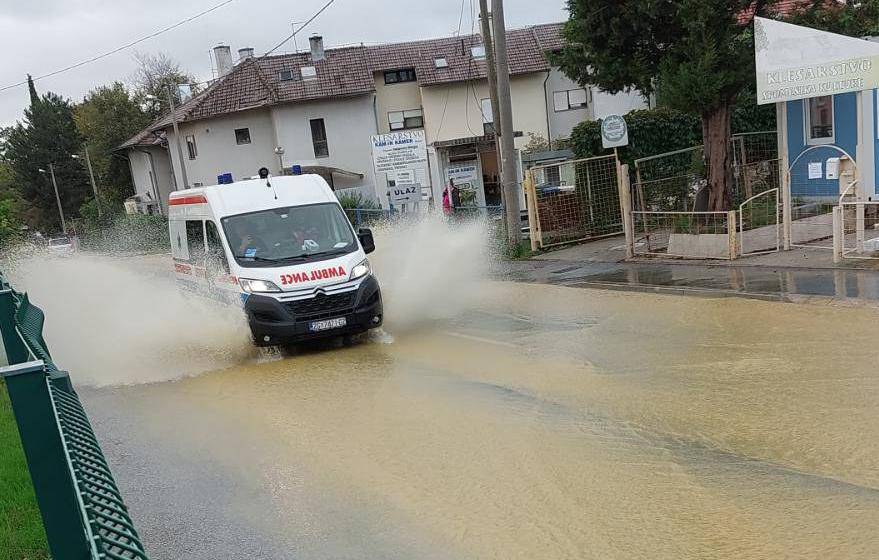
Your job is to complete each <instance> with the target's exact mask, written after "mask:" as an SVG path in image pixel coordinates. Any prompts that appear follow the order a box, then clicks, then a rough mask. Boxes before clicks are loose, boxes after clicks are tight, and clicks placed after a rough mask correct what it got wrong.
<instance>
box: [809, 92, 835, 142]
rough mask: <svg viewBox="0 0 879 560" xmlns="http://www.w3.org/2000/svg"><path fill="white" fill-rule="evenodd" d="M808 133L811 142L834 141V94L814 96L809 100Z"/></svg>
mask: <svg viewBox="0 0 879 560" xmlns="http://www.w3.org/2000/svg"><path fill="white" fill-rule="evenodd" d="M807 103H808V108H807V110H806V135H807V138H808V142H809V144H830V143H832V142H833V140H834V137H833V96H832V95H825V96H823V97H812V98H810V99H808V100H807Z"/></svg>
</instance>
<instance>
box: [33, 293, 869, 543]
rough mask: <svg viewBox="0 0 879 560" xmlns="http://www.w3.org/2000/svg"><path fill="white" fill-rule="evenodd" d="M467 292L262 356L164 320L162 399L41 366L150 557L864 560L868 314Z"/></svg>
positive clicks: (144, 389) (149, 361) (190, 325)
mask: <svg viewBox="0 0 879 560" xmlns="http://www.w3.org/2000/svg"><path fill="white" fill-rule="evenodd" d="M468 289H471V288H468ZM472 289H473V290H475V291H474V292H473V293H471V294H469V295H470V296H473V295H477V296H478V297H475V298H474V299H473V300H468V303H467V305H466V306H454V305H450V308H451V309H452V311H453V312H451V313H447V314H445V316H442V317H434V318H431V319H430V320H429V321H421V322H416V323H415V324H401V325H399V326H397V327H395V326H394V325H389V326H388V328H387V329H386V332H385V333H383V334H380V335H377V336H373V337H371V338H370V339H369V340H368V341H367V342H365V343H362V344H360V345H357V346H353V347H347V348H316V349H311V350H309V351H303V352H300V353H297V354H295V355H291V356H287V357H285V358H283V359H279V360H260V359H258V358H257V357H256V356H254V355H253V354H252V353H251V352H249V351H244V350H240V351H239V350H233V351H230V352H229V353H228V354H224V355H219V354H218V355H216V356H214V354H217V353H216V352H212V351H211V350H210V349H206V348H202V347H200V346H198V344H197V343H196V342H195V341H196V340H198V337H197V336H193V335H194V334H197V333H198V329H199V327H200V322H199V320H196V319H192V318H183V319H181V323H180V324H179V325H178V326H175V327H173V329H179V332H178V333H177V334H178V336H172V335H173V334H174V333H173V332H172V333H171V335H168V336H167V337H165V338H162V337H159V338H158V339H156V337H153V338H152V339H150V340H151V343H150V344H149V345H147V346H148V348H145V349H143V350H142V352H143V354H142V355H141V354H137V353H135V357H136V360H135V361H133V362H132V363H131V364H130V369H133V370H135V371H141V370H144V371H146V370H149V369H150V368H151V367H156V368H161V367H162V364H165V363H169V362H170V361H175V360H180V359H185V358H181V356H184V357H185V356H187V355H195V356H200V357H201V358H202V360H201V361H197V362H196V363H197V364H198V370H199V371H198V374H199V375H195V376H192V377H182V378H180V376H179V375H175V376H174V377H175V379H173V380H170V381H162V380H161V376H157V377H155V378H153V379H151V381H155V382H153V383H147V384H130V383H133V382H134V381H133V380H132V378H131V377H126V376H125V375H123V376H122V383H121V384H120V383H111V382H106V381H107V378H105V377H102V375H104V373H107V372H109V371H110V370H109V369H108V370H107V372H104V373H102V372H101V371H100V370H101V368H111V367H113V368H123V367H124V366H125V362H124V360H123V359H122V358H121V357H118V358H114V359H113V360H112V361H110V362H106V363H104V362H100V361H97V362H95V364H96V365H94V367H92V368H91V369H89V368H88V363H87V362H82V363H80V362H79V361H77V360H78V355H77V354H76V352H75V349H73V348H66V349H65V347H64V344H63V343H61V342H59V345H60V346H61V348H60V349H59V351H58V352H59V353H60V354H64V353H65V352H67V354H68V355H69V356H70V359H71V360H73V361H77V363H76V364H75V366H73V365H71V366H67V367H68V368H69V369H72V370H74V367H76V368H80V369H82V370H83V371H82V372H81V377H82V378H83V379H89V381H90V382H89V383H88V384H89V385H92V386H91V387H88V386H82V387H80V394H81V395H82V397H83V400H84V402H85V404H86V407H87V409H88V411H89V414H90V415H91V417H92V420H93V422H94V424H95V428H96V431H97V432H98V435H99V437H100V438H101V441H102V445H103V447H104V450H105V452H106V453H107V455H108V456H109V458H110V461H111V465H112V466H113V468H114V472H115V474H116V477H117V480H118V482H119V485H120V487H121V488H122V491H123V493H124V495H125V497H126V501H127V502H128V505H129V507H130V509H131V511H132V516H133V518H134V520H135V522H136V523H137V525H138V527H139V529H140V531H141V535H142V537H143V540H144V542H145V544H146V546H147V548H148V551H149V552H150V553H151V555H152V557H153V558H155V559H168V560H170V559H177V558H236V559H237V558H267V559H281V558H284V559H286V558H304V559H312V558H313V559H318V558H321V559H323V558H334V559H339V558H351V559H355V558H357V559H367V558H369V559H374V558H394V559H434V558H437V559H438V558H443V559H471V558H498V559H528V560H531V559H538V558H540V559H543V558H546V559H568V558H570V559H575V558H576V559H580V558H583V559H588V558H595V559H632V558H644V559H675V560H679V559H690V558H692V559H736V560H741V559H770V558H771V559H783V558H791V559H794V558H795V559H811V558H814V559H826V558H845V559H856V558H864V559H866V558H876V557H877V556H879V530H877V526H879V371H877V367H876V359H877V355H879V354H877V350H876V344H877V343H876V335H875V333H874V332H873V329H874V327H875V325H876V321H877V318H879V311H877V310H874V309H857V308H840V307H833V306H818V305H814V304H812V305H795V304H784V303H768V302H759V301H749V300H739V299H724V300H711V299H698V298H685V297H679V296H658V295H646V294H634V293H617V292H604V291H593V290H584V289H573V288H563V287H552V286H542V285H531V284H517V283H505V282H479V283H478V285H474V286H473V287H472ZM37 291H39V290H38V289H37ZM428 297H432V298H435V301H438V302H440V303H441V302H442V301H443V300H444V298H454V297H456V292H455V289H453V288H450V289H449V290H448V291H440V292H439V293H436V294H430V295H429V296H428ZM461 297H464V296H463V295H462V296H461ZM49 315H50V318H51V316H52V315H51V310H49ZM130 320H131V321H138V320H139V319H138V318H136V317H133V318H131V319H130ZM144 320H145V319H144ZM145 321H147V320H145ZM147 327H149V328H154V327H152V326H150V323H149V322H148V321H147ZM96 328H97V327H96ZM155 328H158V329H159V330H161V328H159V327H155ZM173 329H172V330H173ZM50 334H51V333H50ZM215 335H216V333H215ZM216 336H226V335H225V334H222V335H216ZM229 336H231V335H229ZM53 338H55V339H57V338H60V333H59V331H58V329H57V327H56V328H55V332H54V334H53ZM232 338H234V337H232ZM180 339H182V340H184V341H185V345H184V346H186V348H188V350H187V349H186V348H181V347H180V346H179V345H178V346H176V347H175V346H174V343H173V341H174V340H180ZM53 342H54V340H50V345H51V344H52V343H53ZM105 344H106V345H107V346H108V347H112V346H113V345H114V341H113V340H106V341H105ZM236 344H237V341H236V340H231V341H230V342H229V346H231V347H232V348H236ZM187 352H189V354H187ZM205 355H210V356H213V358H212V359H213V361H211V360H207V359H206V358H205ZM169 356H171V358H169ZM56 358H58V359H59V360H60V361H62V362H63V357H62V356H57V357H56ZM211 364H214V365H213V366H211ZM86 369H89V371H88V372H86V371H85V370H86ZM78 373H80V372H77V371H75V370H74V379H75V380H76V379H77V377H76V375H77V374H78ZM107 374H108V375H109V373H107ZM114 375H118V373H116V374H114ZM101 380H103V381H104V382H101Z"/></svg>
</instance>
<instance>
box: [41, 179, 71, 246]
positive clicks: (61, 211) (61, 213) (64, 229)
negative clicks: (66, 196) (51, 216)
mask: <svg viewBox="0 0 879 560" xmlns="http://www.w3.org/2000/svg"><path fill="white" fill-rule="evenodd" d="M38 171H39V172H40V173H45V172H46V170H45V169H39V170H38ZM49 174H50V175H51V176H52V186H53V187H54V188H55V202H57V203H58V215H59V216H61V232H62V233H64V234H67V222H66V221H65V220H64V208H62V207H61V195H59V194H58V181H56V180H55V164H54V163H50V164H49Z"/></svg>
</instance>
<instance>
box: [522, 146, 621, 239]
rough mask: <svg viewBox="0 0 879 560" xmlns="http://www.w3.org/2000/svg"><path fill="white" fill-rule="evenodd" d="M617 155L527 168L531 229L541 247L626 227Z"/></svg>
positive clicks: (614, 233)
mask: <svg viewBox="0 0 879 560" xmlns="http://www.w3.org/2000/svg"><path fill="white" fill-rule="evenodd" d="M617 169H618V168H617V159H616V156H612V155H611V156H601V157H594V158H587V159H577V160H572V161H563V162H559V163H552V164H548V165H540V166H537V167H532V168H531V169H529V170H528V171H527V172H526V182H525V185H526V187H525V190H526V193H527V196H528V208H529V216H532V217H531V220H530V221H531V222H532V223H531V224H530V227H531V235H532V236H533V238H534V239H536V240H537V244H538V245H539V246H540V247H541V248H545V247H551V246H553V245H561V244H564V243H573V242H576V241H584V240H588V239H597V238H601V237H606V236H609V235H617V234H620V233H623V219H622V210H621V209H620V194H619V185H618V172H617Z"/></svg>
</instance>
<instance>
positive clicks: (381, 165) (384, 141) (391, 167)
mask: <svg viewBox="0 0 879 560" xmlns="http://www.w3.org/2000/svg"><path fill="white" fill-rule="evenodd" d="M372 160H373V163H374V165H375V171H376V173H396V172H397V171H405V170H407V169H412V168H414V167H418V166H426V165H427V142H426V140H425V139H424V131H423V130H412V131H404V132H391V133H390V134H377V135H375V136H373V137H372Z"/></svg>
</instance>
